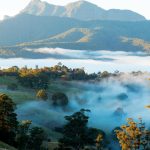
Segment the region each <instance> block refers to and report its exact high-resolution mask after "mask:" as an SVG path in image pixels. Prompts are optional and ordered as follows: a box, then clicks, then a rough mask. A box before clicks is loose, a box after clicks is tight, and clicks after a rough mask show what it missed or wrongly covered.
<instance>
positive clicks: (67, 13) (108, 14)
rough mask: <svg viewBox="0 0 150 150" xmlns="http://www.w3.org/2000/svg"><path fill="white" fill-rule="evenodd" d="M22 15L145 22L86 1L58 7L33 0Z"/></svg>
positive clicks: (122, 12)
mask: <svg viewBox="0 0 150 150" xmlns="http://www.w3.org/2000/svg"><path fill="white" fill-rule="evenodd" d="M21 13H26V14H31V15H36V16H58V17H69V18H75V19H79V20H118V21H143V20H145V18H144V17H143V16H142V15H140V14H138V13H135V12H133V11H125V10H119V9H111V10H105V9H103V8H100V7H99V6H97V5H96V4H93V3H91V2H89V1H86V0H79V1H76V2H72V3H69V4H68V5H66V6H56V5H53V4H49V3H47V2H44V1H41V0H31V1H30V3H29V4H28V6H27V7H26V8H25V9H24V10H23V11H21Z"/></svg>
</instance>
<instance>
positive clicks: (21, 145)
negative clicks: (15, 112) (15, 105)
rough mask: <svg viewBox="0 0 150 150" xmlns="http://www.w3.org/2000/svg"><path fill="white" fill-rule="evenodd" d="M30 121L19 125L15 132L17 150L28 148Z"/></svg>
mask: <svg viewBox="0 0 150 150" xmlns="http://www.w3.org/2000/svg"><path fill="white" fill-rule="evenodd" d="M31 123H32V122H31V121H30V120H24V121H22V122H20V123H19V125H18V130H17V136H16V141H17V145H18V146H17V148H18V149H19V150H26V149H27V146H28V141H29V128H30V125H31Z"/></svg>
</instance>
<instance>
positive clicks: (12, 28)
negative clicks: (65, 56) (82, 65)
mask: <svg viewBox="0 0 150 150" xmlns="http://www.w3.org/2000/svg"><path fill="white" fill-rule="evenodd" d="M149 26H150V21H140V22H124V21H123V22H121V21H100V20H97V21H80V20H75V19H71V18H63V17H49V16H33V15H29V14H22V15H18V16H16V17H13V18H9V19H7V20H5V21H3V22H1V23H0V56H1V57H10V56H11V57H31V58H32V57H42V58H43V57H48V55H46V54H37V53H36V54H35V53H33V52H30V51H26V49H32V48H43V47H49V48H56V47H60V48H66V49H77V50H112V51H132V52H133V51H146V52H148V53H149V51H150V50H149V41H150V30H149ZM123 37H124V38H126V40H124V39H123ZM127 39H128V40H127ZM135 39H136V44H135ZM137 39H139V40H138V41H137ZM140 40H141V41H140ZM137 42H138V44H137Z"/></svg>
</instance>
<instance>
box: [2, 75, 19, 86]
mask: <svg viewBox="0 0 150 150" xmlns="http://www.w3.org/2000/svg"><path fill="white" fill-rule="evenodd" d="M12 83H17V79H16V77H11V76H0V85H9V84H12Z"/></svg>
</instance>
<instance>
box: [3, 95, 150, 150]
mask: <svg viewBox="0 0 150 150" xmlns="http://www.w3.org/2000/svg"><path fill="white" fill-rule="evenodd" d="M60 96H62V97H63V96H64V95H62V94H60V93H59V94H58V95H54V100H55V101H56V102H57V100H58V99H60ZM64 99H65V96H64ZM64 101H65V100H64ZM15 107H16V105H15V104H14V102H13V101H12V99H11V98H10V97H8V96H7V95H6V94H0V140H1V141H4V142H6V143H8V144H10V145H13V146H15V147H17V148H18V149H19V150H41V145H42V143H43V141H44V140H48V139H49V137H47V135H46V133H45V131H44V130H43V129H42V128H41V127H35V126H33V125H32V121H30V120H25V121H18V120H17V114H16V113H15ZM147 108H149V106H147ZM89 112H90V110H85V109H81V110H80V111H79V112H75V113H74V114H72V115H70V116H65V120H66V122H65V125H64V126H62V128H61V129H60V130H59V132H60V133H61V134H62V137H61V138H60V139H59V146H58V147H57V148H56V149H55V150H66V149H70V150H71V149H74V150H81V149H89V150H92V147H95V148H96V149H97V150H102V149H104V148H105V147H106V146H107V143H109V142H108V141H107V139H106V135H105V133H104V132H103V131H102V130H100V129H96V128H91V127H89V126H88V121H89V116H88V113H89ZM112 139H115V140H116V139H118V142H119V144H120V147H121V149H122V150H149V149H150V131H149V130H148V129H146V127H145V124H144V123H143V122H142V119H139V122H138V123H136V122H135V121H134V120H133V119H131V118H130V119H128V120H127V124H126V125H123V126H121V127H117V128H115V129H114V130H113V135H112Z"/></svg>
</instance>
